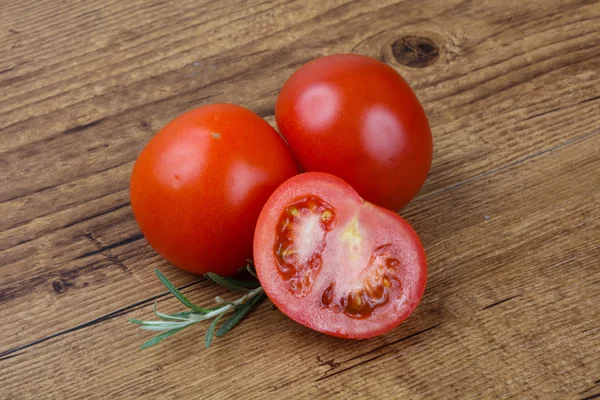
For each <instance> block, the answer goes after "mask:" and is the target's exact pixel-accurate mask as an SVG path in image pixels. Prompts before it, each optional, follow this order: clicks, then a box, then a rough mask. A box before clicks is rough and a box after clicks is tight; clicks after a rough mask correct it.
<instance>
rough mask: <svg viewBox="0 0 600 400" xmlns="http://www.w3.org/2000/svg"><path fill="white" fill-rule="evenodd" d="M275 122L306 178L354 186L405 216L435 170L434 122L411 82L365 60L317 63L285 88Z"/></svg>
mask: <svg viewBox="0 0 600 400" xmlns="http://www.w3.org/2000/svg"><path fill="white" fill-rule="evenodd" d="M275 118H276V120H277V126H278V127H279V131H280V132H281V134H282V135H283V136H284V137H285V138H286V140H287V142H288V145H289V146H290V148H291V149H292V152H293V153H294V156H295V157H296V159H297V160H298V162H299V163H300V166H301V167H302V168H303V169H304V170H305V171H321V172H328V173H330V174H333V175H336V176H338V177H340V178H342V179H344V180H345V181H347V182H348V183H349V184H350V185H351V186H352V187H353V188H355V189H356V190H357V191H358V193H359V194H360V195H361V196H362V197H364V198H365V199H366V200H368V201H370V202H372V203H374V204H377V205H379V206H382V207H386V208H389V209H391V210H399V209H400V208H402V207H404V206H405V205H406V204H408V202H409V201H410V200H411V199H412V198H414V197H415V195H416V194H417V192H418V191H419V190H420V188H421V186H423V183H424V182H425V179H426V178H427V174H428V173H429V168H430V166H431V158H432V153H433V144H432V143H433V142H432V137H431V131H430V129H429V123H428V122H427V117H426V115H425V112H424V111H423V107H422V106H421V104H420V103H419V100H418V99H417V97H416V96H415V94H414V93H413V91H412V90H411V88H410V87H409V86H408V84H407V83H406V82H405V81H404V79H403V78H402V77H401V76H400V75H399V74H398V73H397V72H396V71H395V70H394V69H393V68H391V67H389V66H388V65H386V64H384V63H382V62H380V61H377V60H375V59H373V58H370V57H365V56H359V55H350V54H343V55H332V56H327V57H322V58H318V59H316V60H313V61H311V62H309V63H308V64H306V65H304V66H302V67H301V68H300V69H298V70H297V71H296V72H295V73H294V74H293V75H292V76H291V77H290V78H289V79H288V80H287V81H286V82H285V84H284V85H283V88H282V89H281V92H280V94H279V96H278V98H277V104H276V107H275Z"/></svg>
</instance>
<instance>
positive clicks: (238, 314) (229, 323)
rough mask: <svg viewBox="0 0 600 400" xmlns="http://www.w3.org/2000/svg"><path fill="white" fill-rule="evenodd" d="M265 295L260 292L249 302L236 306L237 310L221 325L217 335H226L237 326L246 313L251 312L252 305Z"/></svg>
mask: <svg viewBox="0 0 600 400" xmlns="http://www.w3.org/2000/svg"><path fill="white" fill-rule="evenodd" d="M264 295H265V292H260V293H259V294H257V295H256V296H255V297H253V298H252V299H251V300H250V301H249V302H247V303H245V304H241V305H240V306H239V308H237V307H236V308H237V310H236V311H235V312H234V313H233V314H232V315H231V317H229V318H227V320H226V321H225V322H224V323H223V325H221V327H220V328H219V330H218V331H217V337H221V336H223V335H225V334H226V333H227V332H229V331H230V330H231V329H232V328H233V327H234V326H236V325H237V323H238V322H240V321H241V319H242V318H244V316H245V315H246V314H248V312H250V310H251V309H252V307H254V306H255V305H256V304H258V302H259V301H260V300H261V299H262V298H263V297H264Z"/></svg>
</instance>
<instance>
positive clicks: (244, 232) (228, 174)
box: [130, 104, 298, 275]
mask: <svg viewBox="0 0 600 400" xmlns="http://www.w3.org/2000/svg"><path fill="white" fill-rule="evenodd" d="M297 173H298V166H297V164H296V161H295V160H294V158H293V156H292V154H291V152H290V150H289V149H288V147H287V146H286V144H285V142H284V141H283V139H282V138H281V137H280V136H279V134H278V133H277V132H276V131H275V130H274V129H273V128H272V127H271V126H270V125H269V124H267V123H266V122H265V121H263V120H262V119H261V118H260V117H259V116H258V115H256V114H254V113H252V112H251V111H249V110H247V109H245V108H242V107H239V106H236V105H232V104H214V105H209V106H204V107H200V108H197V109H195V110H192V111H190V112H187V113H185V114H183V115H181V116H179V117H177V118H176V119H174V120H173V121H172V122H170V123H169V124H168V125H166V126H165V127H164V128H163V129H162V130H161V131H160V132H158V133H157V134H156V135H155V136H154V137H153V138H152V139H151V140H150V142H149V143H148V144H147V145H146V147H145V148H144V149H143V151H142V153H141V154H140V155H139V157H138V159H137V161H136V162H135V165H134V167H133V172H132V175H131V183H130V195H131V205H132V208H133V213H134V216H135V219H136V220H137V222H138V224H139V226H140V229H141V231H142V233H143V234H144V236H145V237H146V239H147V240H148V242H149V243H150V245H151V246H152V247H153V248H154V249H155V250H156V251H157V252H158V253H159V254H160V255H162V256H163V257H164V258H166V259H167V260H168V261H170V262H171V263H173V264H175V265H176V266H178V267H180V268H182V269H184V270H187V271H189V272H193V273H198V274H200V273H206V272H215V273H218V274H220V275H232V274H234V273H235V272H237V269H238V268H239V267H240V266H243V265H244V263H245V260H246V259H247V258H250V257H251V255H252V238H253V234H254V228H255V226H256V221H257V219H258V215H259V213H260V210H261V208H262V206H263V205H264V204H265V202H266V201H267V199H268V198H269V196H270V195H271V193H272V192H273V191H274V190H275V189H276V188H277V186H279V185H280V184H281V183H283V182H284V181H285V180H286V179H288V178H290V177H291V176H293V175H295V174H297Z"/></svg>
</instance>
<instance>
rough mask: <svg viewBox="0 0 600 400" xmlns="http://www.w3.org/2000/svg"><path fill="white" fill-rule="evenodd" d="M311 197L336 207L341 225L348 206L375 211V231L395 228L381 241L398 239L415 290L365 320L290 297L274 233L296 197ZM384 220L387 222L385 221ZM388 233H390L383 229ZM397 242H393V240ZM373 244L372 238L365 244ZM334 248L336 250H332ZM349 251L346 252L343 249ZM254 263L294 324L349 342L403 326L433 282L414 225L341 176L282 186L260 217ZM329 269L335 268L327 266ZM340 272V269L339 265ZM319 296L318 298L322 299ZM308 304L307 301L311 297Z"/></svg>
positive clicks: (304, 177) (306, 177) (301, 178)
mask: <svg viewBox="0 0 600 400" xmlns="http://www.w3.org/2000/svg"><path fill="white" fill-rule="evenodd" d="M308 193H310V194H312V195H316V196H318V197H320V198H322V199H323V200H325V201H326V202H327V203H329V204H332V205H333V206H334V208H336V207H338V214H339V216H340V224H341V223H342V219H343V218H344V216H343V215H342V214H343V211H342V209H343V208H344V207H346V206H347V205H348V204H350V205H351V207H357V208H359V209H363V210H368V211H369V213H371V212H374V213H375V214H376V215H378V216H377V218H376V219H377V220H370V221H369V220H367V221H366V222H367V223H371V228H372V229H373V231H377V230H381V229H382V226H383V225H387V226H391V227H392V229H393V232H392V233H386V234H384V235H383V236H382V235H381V234H378V233H374V234H373V236H377V235H379V238H383V239H385V240H393V241H394V245H395V246H396V247H397V249H400V252H403V253H404V254H405V255H406V257H405V258H406V259H405V260H404V261H405V262H406V263H407V267H408V270H409V273H408V275H412V277H411V278H410V282H408V281H407V285H406V290H407V291H410V294H409V295H408V296H407V298H406V301H405V302H404V303H402V304H399V305H396V306H393V308H391V309H390V308H384V309H383V310H379V311H378V312H377V313H374V314H373V315H372V316H370V317H368V318H365V319H363V320H359V321H361V322H356V321H357V320H355V319H351V318H346V320H344V315H343V314H337V315H336V314H332V313H327V312H326V311H323V310H321V309H319V308H318V307H316V306H315V304H314V299H308V300H307V301H306V302H302V301H298V299H297V298H295V297H294V296H293V295H292V294H290V292H289V290H288V287H287V286H286V284H285V283H284V282H283V280H282V279H281V277H280V275H278V272H277V266H276V264H275V263H276V261H275V258H274V256H273V243H274V235H275V234H276V232H275V230H276V226H277V221H278V218H279V216H280V215H281V212H282V210H283V209H285V207H286V204H289V203H290V202H293V199H297V198H301V197H305V196H306V195H307V194H308ZM380 222H384V223H380ZM383 230H384V231H385V229H383ZM390 238H391V239H390ZM365 241H366V242H369V240H365ZM330 248H331V247H330ZM342 252H343V251H342ZM254 264H255V267H256V272H257V275H258V278H259V280H260V282H261V285H262V287H263V288H264V290H265V293H266V294H267V296H268V297H269V299H270V300H271V301H272V302H273V304H275V306H276V307H277V308H278V309H279V310H280V311H282V312H283V313H284V314H286V315H287V316H288V317H290V318H291V319H293V320H294V321H296V322H298V323H300V324H302V325H304V326H306V327H308V328H310V329H313V330H316V331H318V332H321V333H325V334H327V335H330V336H336V337H340V338H347V339H366V338H370V337H375V336H379V335H382V334H385V333H387V332H389V331H390V330H392V329H393V328H395V327H396V326H398V325H399V324H400V323H401V322H402V321H404V320H405V319H406V318H408V317H409V315H410V314H411V313H412V312H413V311H414V310H415V308H416V307H417V305H418V303H419V301H420V299H421V297H422V296H423V293H424V291H425V285H426V281H427V261H426V257H425V251H424V249H423V245H422V244H421V241H420V239H419V237H418V236H417V234H416V232H415V231H414V230H413V229H412V227H411V226H410V225H409V224H408V223H407V222H406V221H405V220H404V219H403V218H402V217H400V216H399V215H397V214H395V213H394V212H392V211H390V210H388V209H386V208H383V207H378V206H375V205H373V204H371V203H369V202H366V201H365V200H364V199H362V198H361V197H360V196H359V194H358V193H357V192H356V191H355V190H354V189H353V188H352V187H351V186H350V185H348V184H347V183H346V182H344V181H343V180H341V179H340V178H338V177H335V176H333V175H330V174H327V173H321V172H308V173H303V174H300V175H296V176H295V177H292V178H290V179H289V180H287V181H286V182H285V183H284V184H282V185H281V186H279V188H277V190H276V191H275V192H274V193H273V194H272V195H271V197H270V198H269V200H268V201H267V203H266V204H265V206H264V207H263V210H262V212H261V214H260V216H259V219H258V222H257V226H256V232H255V235H254ZM340 265H342V266H343V265H344V263H340V264H337V268H338V269H337V270H336V274H337V276H340V275H344V274H345V273H346V272H347V271H345V270H344V269H343V267H342V268H339V266H340ZM326 267H332V266H331V265H329V266H324V267H323V268H326ZM333 268H336V265H334V266H333ZM316 296H317V298H318V294H317V295H316ZM305 300H306V299H305ZM361 325H362V326H361Z"/></svg>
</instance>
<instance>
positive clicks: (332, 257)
mask: <svg viewBox="0 0 600 400" xmlns="http://www.w3.org/2000/svg"><path fill="white" fill-rule="evenodd" d="M254 264H255V266H256V272H257V273H258V277H259V279H260V282H261V284H262V287H263V288H264V290H265V292H266V293H267V295H268V296H269V298H270V299H271V300H272V301H273V303H274V304H275V305H276V306H277V307H278V308H279V309H280V310H281V311H282V312H283V313H285V314H286V315H287V316H289V317H290V318H292V319H293V320H295V321H296V322H299V323H301V324H303V325H306V326H308V327H309V328H312V329H315V330H317V331H319V332H323V333H327V334H329V335H333V336H340V337H347V338H356V339H358V338H367V337H372V336H376V335H380V334H382V333H385V332H387V331H389V330H390V329H392V328H394V327H395V326H397V325H398V324H399V323H401V322H402V321H403V320H404V319H405V318H407V317H408V316H409V315H410V314H411V313H412V312H413V310H414V309H415V308H416V307H417V304H418V303H419V300H420V299H421V296H422V295H423V291H424V290H425V281H426V279H427V265H426V261H425V253H424V251H423V246H422V245H421V242H420V240H419V238H418V237H417V234H416V233H415V232H414V230H413V229H412V228H411V227H410V225H409V224H408V223H407V222H406V221H404V220H403V219H402V218H401V217H400V216H398V215H397V214H394V213H393V212H391V211H390V210H387V209H385V208H382V207H378V206H375V205H373V204H371V203H369V202H366V201H364V200H363V199H362V198H361V197H360V196H359V195H358V194H357V193H356V191H355V190H354V189H352V187H350V186H349V185H348V184H347V183H346V182H344V181H342V180H341V179H339V178H337V177H335V176H333V175H329V174H325V173H322V172H308V173H305V174H301V175H297V176H294V177H293V178H291V179H289V180H288V181H286V182H285V183H284V184H283V185H281V186H279V187H278V188H277V190H275V192H274V193H273V194H272V195H271V197H270V198H269V200H268V201H267V203H266V204H265V206H264V207H263V210H262V212H261V214H260V217H259V219H258V223H257V225H256V233H255V235H254Z"/></svg>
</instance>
